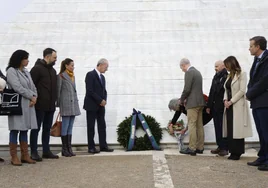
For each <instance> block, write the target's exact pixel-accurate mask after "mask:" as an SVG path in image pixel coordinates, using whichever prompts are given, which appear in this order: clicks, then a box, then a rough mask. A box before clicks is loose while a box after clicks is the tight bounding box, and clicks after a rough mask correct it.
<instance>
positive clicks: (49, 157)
mask: <svg viewBox="0 0 268 188" xmlns="http://www.w3.org/2000/svg"><path fill="white" fill-rule="evenodd" d="M42 157H43V158H45V159H58V158H59V156H58V155H54V154H53V153H52V152H51V151H48V152H44V153H43V155H42Z"/></svg>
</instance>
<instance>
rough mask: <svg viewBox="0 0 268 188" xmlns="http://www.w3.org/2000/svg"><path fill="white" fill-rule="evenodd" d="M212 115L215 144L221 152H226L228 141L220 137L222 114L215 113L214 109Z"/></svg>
mask: <svg viewBox="0 0 268 188" xmlns="http://www.w3.org/2000/svg"><path fill="white" fill-rule="evenodd" d="M212 115H213V122H214V129H215V136H216V143H217V145H218V147H219V148H220V149H221V150H228V141H227V139H226V138H223V137H222V119H223V112H220V111H217V109H215V108H214V110H213V112H212Z"/></svg>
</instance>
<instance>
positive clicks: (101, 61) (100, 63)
mask: <svg viewBox="0 0 268 188" xmlns="http://www.w3.org/2000/svg"><path fill="white" fill-rule="evenodd" d="M102 64H108V60H107V59H105V58H101V59H100V60H99V61H98V63H97V67H98V66H99V65H102Z"/></svg>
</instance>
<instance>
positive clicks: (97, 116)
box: [87, 107, 107, 150]
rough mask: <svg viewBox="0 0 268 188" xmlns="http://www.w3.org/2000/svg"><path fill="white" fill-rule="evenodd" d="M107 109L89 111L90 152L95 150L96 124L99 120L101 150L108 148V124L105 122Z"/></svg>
mask: <svg viewBox="0 0 268 188" xmlns="http://www.w3.org/2000/svg"><path fill="white" fill-rule="evenodd" d="M104 118H105V107H100V108H99V109H98V110H97V111H89V110H87V142H88V150H90V149H93V148H95V142H94V136H95V122H96V120H97V125H98V134H99V145H100V148H107V142H106V122H105V119H104Z"/></svg>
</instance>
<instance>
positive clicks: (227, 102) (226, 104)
mask: <svg viewBox="0 0 268 188" xmlns="http://www.w3.org/2000/svg"><path fill="white" fill-rule="evenodd" d="M232 104H233V103H232V101H227V100H225V101H224V106H225V108H229V107H230V106H231V105H232Z"/></svg>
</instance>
